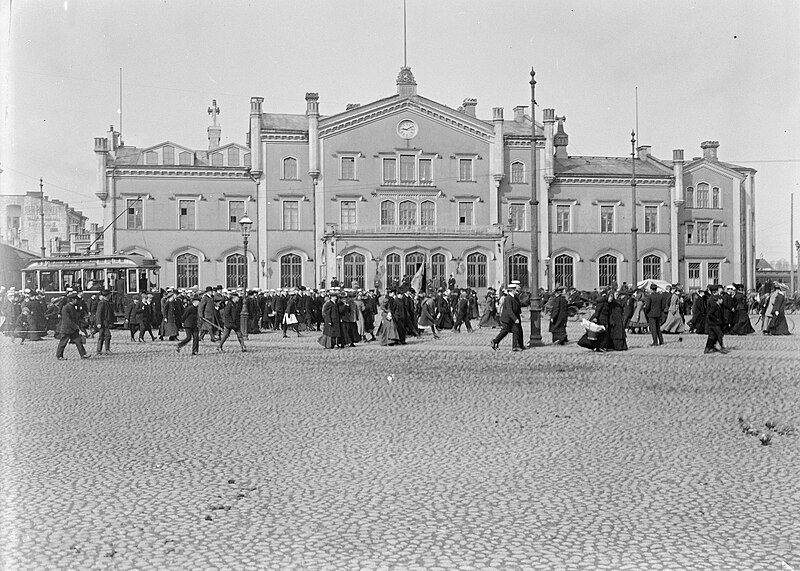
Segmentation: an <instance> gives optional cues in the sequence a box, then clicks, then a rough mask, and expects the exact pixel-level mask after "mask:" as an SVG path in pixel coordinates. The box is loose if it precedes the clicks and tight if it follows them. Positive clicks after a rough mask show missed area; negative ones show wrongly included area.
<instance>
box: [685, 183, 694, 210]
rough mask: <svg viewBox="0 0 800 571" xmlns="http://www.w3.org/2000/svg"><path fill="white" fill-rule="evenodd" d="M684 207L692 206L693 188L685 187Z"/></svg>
mask: <svg viewBox="0 0 800 571" xmlns="http://www.w3.org/2000/svg"><path fill="white" fill-rule="evenodd" d="M686 208H694V188H692V187H691V186H690V187H687V188H686Z"/></svg>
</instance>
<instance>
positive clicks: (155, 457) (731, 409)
mask: <svg viewBox="0 0 800 571" xmlns="http://www.w3.org/2000/svg"><path fill="white" fill-rule="evenodd" d="M795 321H796V319H795ZM524 327H525V331H526V334H527V331H528V324H527V323H525V324H524ZM578 327H579V326H578V324H576V323H574V322H571V323H570V329H569V337H570V341H571V343H570V344H569V345H567V346H565V347H556V346H552V345H546V346H544V347H541V348H536V349H532V350H527V351H524V352H521V353H512V352H511V351H510V337H509V338H507V339H506V340H505V341H504V343H503V345H502V346H501V349H500V351H498V352H496V353H495V352H493V351H492V350H491V349H490V348H489V340H490V339H491V337H492V336H493V335H494V334H495V333H496V331H491V330H489V331H486V330H480V331H477V332H475V333H472V334H468V333H460V334H459V333H453V332H449V331H446V332H443V334H442V338H441V339H440V340H433V339H432V338H431V336H430V334H426V335H425V336H424V337H423V338H422V339H421V340H415V339H411V340H410V341H409V344H408V345H406V346H403V347H380V346H376V345H375V344H368V345H363V346H359V347H356V348H352V349H346V350H329V351H326V350H323V349H322V348H321V347H320V346H319V345H318V344H317V343H316V338H317V334H315V333H312V332H308V333H305V334H304V335H303V337H301V338H294V337H293V338H289V339H282V338H281V337H280V334H278V333H275V332H270V333H263V334H261V335H257V336H251V338H250V341H249V347H248V348H249V352H248V353H239V352H238V351H235V350H234V349H235V345H236V344H235V343H229V346H230V347H229V348H228V346H226V349H228V352H226V353H224V354H218V353H216V352H215V351H214V346H213V345H212V344H211V343H210V342H208V341H205V342H203V343H201V347H200V355H198V356H197V357H192V356H191V355H189V354H185V353H181V354H176V353H175V350H174V345H175V344H174V343H169V342H155V343H151V342H148V343H145V344H134V343H130V342H129V341H128V340H127V338H128V334H127V333H126V332H124V331H118V330H117V331H115V332H114V337H113V340H112V350H113V351H114V354H113V355H109V356H100V357H93V358H92V359H89V360H85V361H83V360H80V359H78V356H77V351H76V350H75V348H74V346H70V347H68V348H67V353H66V355H67V358H68V360H67V361H56V359H55V356H54V353H55V341H54V340H53V339H52V338H51V339H48V340H45V341H42V342H39V343H26V344H25V345H24V346H20V345H19V343H18V342H17V343H15V344H14V345H12V344H11V343H10V341H9V339H7V338H2V339H0V348H2V357H0V366H1V367H2V369H1V370H2V374H0V376H1V377H2V431H3V432H2V434H3V444H2V457H0V460H1V466H2V468H1V470H2V473H1V475H2V488H1V489H2V515H1V516H0V517H2V536H1V537H0V545H2V547H0V550H1V551H0V558H1V560H0V566H1V567H2V568H3V569H376V570H377V569H420V570H421V569H498V570H499V569H548V570H550V569H565V570H566V569H609V570H611V569H615V570H616V569H720V570H723V569H724V570H728V569H784V570H786V569H800V485H799V484H798V473H800V435H798V427H799V426H800V407H798V404H800V402H799V401H800V336H798V335H796V334H795V335H792V336H789V337H763V336H761V335H751V336H749V337H727V338H726V342H727V344H728V346H729V347H730V348H731V352H730V354H728V355H721V354H713V355H704V354H703V345H704V343H705V337H701V336H697V335H684V336H683V337H682V341H681V340H679V339H678V337H677V336H668V337H666V344H665V345H664V346H662V347H655V348H652V347H650V346H649V344H650V337H649V336H643V335H637V336H629V338H628V341H629V345H630V350H629V351H627V352H624V353H606V354H601V353H592V352H589V351H587V350H585V349H582V348H580V347H578V346H577V345H575V343H574V342H575V340H577V338H578V336H579V334H580V331H579V329H578ZM544 337H545V340H546V341H549V335H548V334H547V333H545V334H544ZM87 347H91V343H90V344H89V345H87ZM740 419H741V420H740ZM768 425H769V426H768ZM770 426H772V428H770Z"/></svg>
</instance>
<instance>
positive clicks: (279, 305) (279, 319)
mask: <svg viewBox="0 0 800 571" xmlns="http://www.w3.org/2000/svg"><path fill="white" fill-rule="evenodd" d="M288 301H289V299H288V297H287V296H286V290H281V291H280V292H278V295H276V296H275V320H274V322H273V323H274V326H273V329H275V330H276V331H277V330H278V329H281V328H282V327H283V315H284V313H286V305H287V303H288Z"/></svg>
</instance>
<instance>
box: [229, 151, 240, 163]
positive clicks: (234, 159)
mask: <svg viewBox="0 0 800 571" xmlns="http://www.w3.org/2000/svg"><path fill="white" fill-rule="evenodd" d="M228 166H229V167H238V166H239V149H237V148H236V147H230V148H229V149H228Z"/></svg>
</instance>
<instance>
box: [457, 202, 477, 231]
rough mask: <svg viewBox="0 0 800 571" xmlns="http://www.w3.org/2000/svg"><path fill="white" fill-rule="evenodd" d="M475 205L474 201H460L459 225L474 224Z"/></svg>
mask: <svg viewBox="0 0 800 571" xmlns="http://www.w3.org/2000/svg"><path fill="white" fill-rule="evenodd" d="M474 207H475V204H474V203H473V202H459V203H458V225H459V226H472V224H473V222H472V209H473V208H474Z"/></svg>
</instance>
